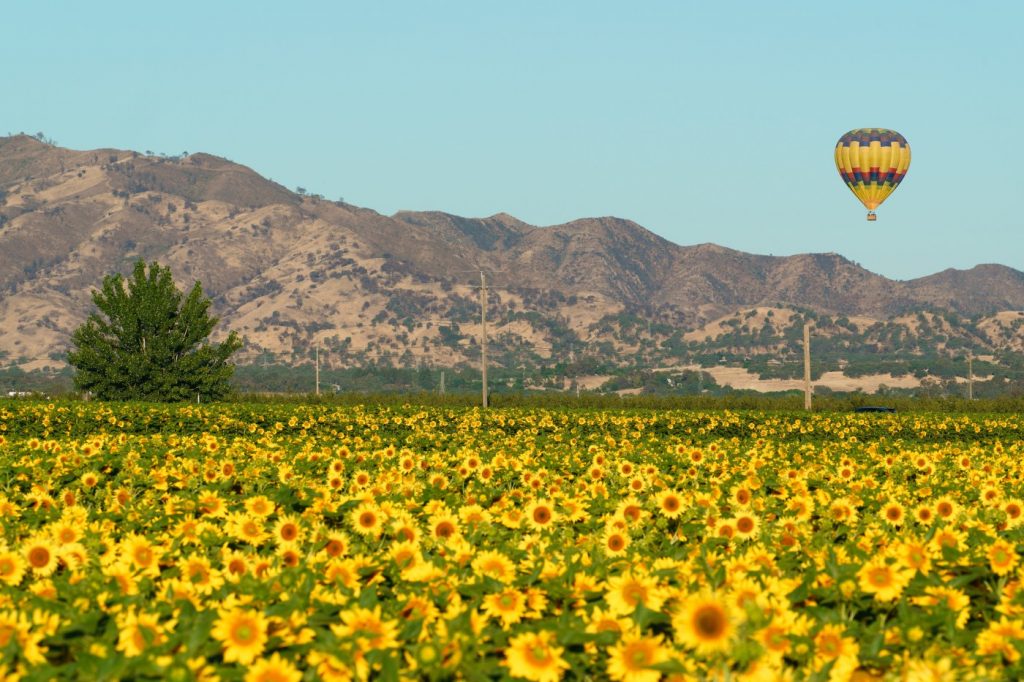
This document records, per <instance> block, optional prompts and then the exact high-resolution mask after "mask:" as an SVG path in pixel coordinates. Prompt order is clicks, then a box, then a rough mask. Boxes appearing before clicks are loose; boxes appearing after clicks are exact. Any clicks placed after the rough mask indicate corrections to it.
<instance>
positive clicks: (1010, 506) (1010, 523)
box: [1003, 498, 1024, 528]
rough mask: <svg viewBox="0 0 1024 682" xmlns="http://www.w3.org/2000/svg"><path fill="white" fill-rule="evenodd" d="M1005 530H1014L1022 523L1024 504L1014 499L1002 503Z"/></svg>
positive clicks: (1023, 521)
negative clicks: (1004, 515)
mask: <svg viewBox="0 0 1024 682" xmlns="http://www.w3.org/2000/svg"><path fill="white" fill-rule="evenodd" d="M1003 511H1004V512H1005V513H1006V526H1007V528H1016V527H1017V526H1019V525H1021V524H1022V523H1024V502H1021V501H1020V500H1018V499H1016V498H1014V499H1009V500H1006V501H1005V502H1004V503H1003Z"/></svg>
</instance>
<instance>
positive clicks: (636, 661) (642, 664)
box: [624, 642, 651, 670]
mask: <svg viewBox="0 0 1024 682" xmlns="http://www.w3.org/2000/svg"><path fill="white" fill-rule="evenodd" d="M624 658H625V659H626V660H628V661H629V663H630V667H632V668H633V669H634V670H636V669H640V668H646V667H647V665H648V664H649V663H650V662H651V652H650V650H649V649H648V648H647V647H645V646H643V645H642V644H640V643H639V642H638V643H636V644H634V645H632V646H630V647H629V650H628V651H627V652H626V655H625V657H624Z"/></svg>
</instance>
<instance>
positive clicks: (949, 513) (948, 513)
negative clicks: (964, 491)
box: [935, 496, 959, 519]
mask: <svg viewBox="0 0 1024 682" xmlns="http://www.w3.org/2000/svg"><path fill="white" fill-rule="evenodd" d="M957 511H959V506H958V505H957V503H956V502H955V501H954V500H953V499H952V498H951V497H949V496H946V497H940V498H939V499H938V500H936V502H935V513H936V514H937V515H938V516H939V518H942V519H948V518H951V517H953V516H955V515H956V513H957Z"/></svg>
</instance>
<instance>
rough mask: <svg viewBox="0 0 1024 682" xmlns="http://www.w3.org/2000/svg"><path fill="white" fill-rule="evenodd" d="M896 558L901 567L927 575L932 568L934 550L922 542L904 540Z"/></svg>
mask: <svg viewBox="0 0 1024 682" xmlns="http://www.w3.org/2000/svg"><path fill="white" fill-rule="evenodd" d="M896 558H897V560H898V561H899V563H900V565H901V566H904V567H905V568H909V569H910V570H912V571H920V572H921V573H925V574H926V573H928V572H929V571H930V570H931V566H932V549H931V548H930V547H929V546H928V545H927V544H925V543H924V542H922V541H920V540H914V539H909V540H904V541H903V542H901V543H900V545H899V548H898V550H897V552H896Z"/></svg>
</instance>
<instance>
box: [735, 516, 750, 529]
mask: <svg viewBox="0 0 1024 682" xmlns="http://www.w3.org/2000/svg"><path fill="white" fill-rule="evenodd" d="M736 529H737V530H738V531H740V532H741V533H749V532H750V531H752V530H754V520H753V519H752V518H750V517H749V516H741V517H740V518H739V520H738V521H736Z"/></svg>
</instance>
